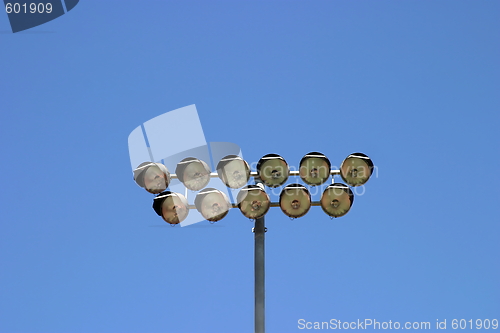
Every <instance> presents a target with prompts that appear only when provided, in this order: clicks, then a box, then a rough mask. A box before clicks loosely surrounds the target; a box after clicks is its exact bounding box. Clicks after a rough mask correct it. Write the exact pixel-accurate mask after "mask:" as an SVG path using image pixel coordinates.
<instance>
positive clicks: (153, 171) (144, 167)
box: [134, 162, 170, 194]
mask: <svg viewBox="0 0 500 333" xmlns="http://www.w3.org/2000/svg"><path fill="white" fill-rule="evenodd" d="M134 180H135V182H136V184H137V185H139V186H140V187H142V188H144V189H145V190H146V191H148V192H149V193H153V194H158V193H161V192H163V191H165V190H166V189H167V187H168V185H169V184H170V172H168V169H167V167H166V166H164V165H163V164H161V163H153V162H144V163H141V164H140V165H139V166H138V167H137V168H136V169H135V170H134Z"/></svg>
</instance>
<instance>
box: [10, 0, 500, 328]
mask: <svg viewBox="0 0 500 333" xmlns="http://www.w3.org/2000/svg"><path fill="white" fill-rule="evenodd" d="M499 14H500V2H498V1H274V2H273V1H203V2H201V1H200V2H192V1H182V2H181V1H177V2H169V1H95V0H94V1H81V2H80V3H79V4H78V5H77V6H76V7H75V8H74V9H73V10H72V11H71V12H69V13H68V14H66V15H63V16H61V17H60V18H58V19H56V20H54V21H51V22H49V23H46V24H44V25H41V26H39V27H36V28H33V29H30V30H27V31H25V32H20V33H16V34H13V33H12V32H11V31H10V26H9V22H8V19H7V15H6V14H0V45H1V53H0V91H1V93H0V96H1V97H0V110H1V111H0V123H1V125H2V129H1V131H0V139H1V141H0V142H1V143H0V152H1V156H2V163H1V164H2V165H1V170H2V174H3V175H4V177H3V180H2V182H1V184H2V190H1V191H0V209H1V222H0V332H2V333H3V332H141V333H145V332H174V333H184V332H195V333H203V332H211V333H232V332H235V333H240V332H241V333H245V332H252V331H253V234H252V233H251V228H252V223H251V222H249V221H248V220H247V219H246V218H244V217H243V216H242V215H241V213H240V212H239V211H238V210H232V211H231V212H230V213H229V214H228V216H227V217H226V218H225V219H224V220H222V221H220V222H219V223H217V224H215V225H211V224H209V223H208V222H206V221H205V222H201V223H199V224H196V225H194V226H192V227H185V228H180V227H174V228H172V227H170V226H168V225H167V224H166V223H165V222H163V221H162V220H161V218H159V217H158V216H157V215H156V214H155V213H154V211H153V210H152V209H151V202H152V196H151V195H150V194H148V193H146V192H145V191H143V190H141V189H140V188H138V187H137V186H136V185H135V183H134V182H133V179H132V172H131V169H130V163H129V156H128V148H127V137H128V135H129V133H130V132H131V131H132V130H133V129H134V128H135V127H137V126H138V125H140V124H141V123H143V122H144V121H147V120H149V119H151V118H153V117H155V116H158V115H160V114H162V113H164V112H167V111H169V110H174V109H177V108H180V107H183V106H187V105H191V104H196V106H197V108H198V112H199V115H200V119H201V121H202V124H203V128H204V130H205V135H206V137H207V140H208V141H212V142H213V141H229V142H234V143H237V144H238V145H239V146H240V147H241V148H242V151H243V154H244V157H245V158H246V159H247V160H248V161H249V162H255V161H257V160H258V159H259V158H260V157H261V156H263V155H265V154H267V153H278V154H281V155H282V156H284V157H285V158H286V160H287V161H288V162H289V163H290V164H295V165H296V164H297V163H298V161H299V160H300V158H301V157H302V156H303V155H304V154H306V153H308V152H311V151H320V152H322V153H324V154H326V155H327V156H328V157H329V158H330V160H331V161H332V164H333V165H338V164H339V163H340V162H341V161H342V160H343V159H344V158H345V157H346V156H347V155H348V154H350V153H353V152H358V151H359V152H363V153H366V154H368V155H369V156H370V157H372V159H373V161H374V163H375V165H376V166H377V167H378V177H376V178H375V177H374V178H372V179H371V180H370V181H369V182H368V184H367V185H366V187H365V190H366V191H365V193H364V195H360V196H357V197H356V198H355V201H354V205H353V207H352V209H351V211H350V212H349V213H348V214H347V215H346V216H344V217H342V218H339V219H335V220H330V218H329V217H328V216H326V215H325V214H324V213H323V211H322V210H321V209H320V208H319V207H316V208H314V209H311V211H310V212H309V213H308V214H307V215H306V216H305V217H303V218H300V219H297V220H294V221H291V220H290V219H289V218H288V217H286V216H285V215H284V214H283V213H282V212H281V211H280V210H279V209H271V211H270V212H269V213H268V215H267V218H266V224H267V227H268V229H269V230H268V232H267V234H266V256H267V257H266V266H267V272H266V273H267V274H266V277H267V280H266V282H267V285H266V288H267V303H266V305H267V309H266V313H267V330H268V332H280V333H282V332H283V333H288V332H304V331H308V330H300V329H299V328H298V320H299V319H305V320H306V321H311V322H314V321H329V320H330V319H339V320H341V321H356V320H357V319H361V320H363V319H365V318H370V319H375V320H377V321H389V320H391V321H393V322H394V321H398V322H402V323H404V322H406V321H409V322H415V321H418V322H422V321H429V322H431V324H432V325H433V327H434V326H435V322H436V320H437V319H439V320H440V321H442V320H445V319H446V320H447V322H448V330H450V331H454V330H452V329H451V320H453V319H466V320H469V319H473V320H476V319H494V318H496V319H500V267H499V254H500V251H499V250H500V243H499V236H500V227H499V222H500V218H499V213H500V210H499V204H500V200H499V199H500V195H499V189H500V176H499V172H498V170H500V157H499V155H498V153H499V143H500V135H499V131H498V126H499V124H500V115H499V112H500V97H499V96H500V95H499V91H500V90H499V88H500V61H499V59H500V52H499V51H500V48H499V45H500V43H499V42H500V20H499V19H498V18H499V17H500V15H499ZM174 126H175V124H174ZM171 144H175V142H172V143H171ZM325 331H327V330H325ZM328 331H329V330H328ZM372 331H373V330H372Z"/></svg>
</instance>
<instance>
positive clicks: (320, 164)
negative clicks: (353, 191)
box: [299, 152, 331, 186]
mask: <svg viewBox="0 0 500 333" xmlns="http://www.w3.org/2000/svg"><path fill="white" fill-rule="evenodd" d="M330 168H331V163H330V160H329V159H328V158H327V157H326V156H325V155H323V154H322V153H318V152H311V153H309V154H306V155H304V157H302V159H301V160H300V167H299V175H300V178H301V179H302V180H303V181H304V183H306V184H308V185H312V186H317V185H321V184H323V183H324V182H325V181H327V179H328V178H329V177H330Z"/></svg>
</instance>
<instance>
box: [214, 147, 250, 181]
mask: <svg viewBox="0 0 500 333" xmlns="http://www.w3.org/2000/svg"><path fill="white" fill-rule="evenodd" d="M217 174H218V175H219V178H220V179H221V180H222V182H223V183H224V184H226V186H227V187H230V188H240V187H243V186H245V184H246V183H247V182H248V180H249V179H250V167H249V166H248V163H247V162H246V161H245V160H244V159H242V158H241V157H239V156H238V155H227V156H226V157H224V158H223V159H221V160H220V161H219V164H217Z"/></svg>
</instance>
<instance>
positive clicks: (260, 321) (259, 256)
mask: <svg viewBox="0 0 500 333" xmlns="http://www.w3.org/2000/svg"><path fill="white" fill-rule="evenodd" d="M265 229H266V228H265V226H264V217H261V218H260V219H256V220H255V228H254V233H255V258H254V263H255V333H264V332H265V331H266V329H265V313H264V308H265V287H264V283H265V271H264V269H265V266H264V235H265V232H266V230H265Z"/></svg>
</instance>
